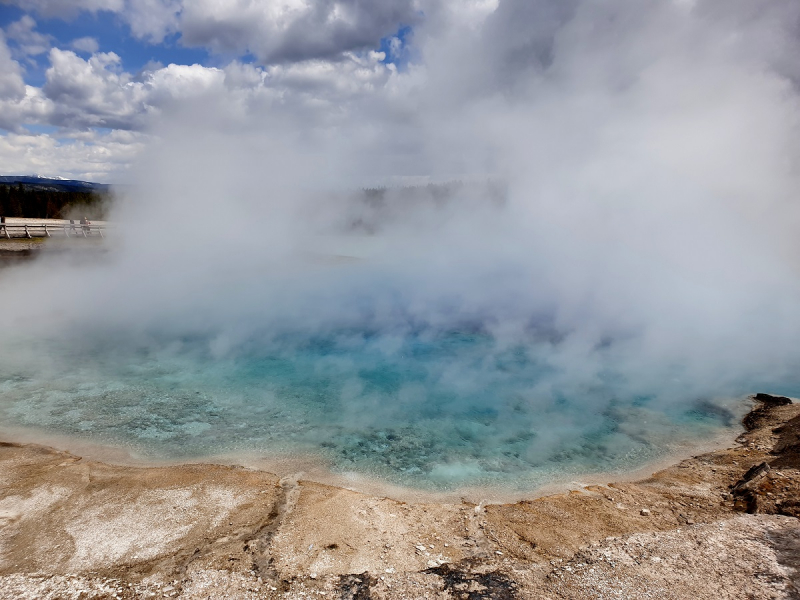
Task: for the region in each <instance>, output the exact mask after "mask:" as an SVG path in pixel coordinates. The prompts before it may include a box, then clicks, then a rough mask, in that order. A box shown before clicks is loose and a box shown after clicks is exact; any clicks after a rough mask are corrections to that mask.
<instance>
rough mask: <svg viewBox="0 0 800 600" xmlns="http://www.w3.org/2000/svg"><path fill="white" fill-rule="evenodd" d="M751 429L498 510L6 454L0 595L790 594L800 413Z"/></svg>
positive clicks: (40, 452) (766, 417)
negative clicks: (642, 474) (625, 474)
mask: <svg viewBox="0 0 800 600" xmlns="http://www.w3.org/2000/svg"><path fill="white" fill-rule="evenodd" d="M745 424H746V426H747V427H748V428H750V430H749V431H748V432H746V433H745V434H743V435H742V436H741V438H740V440H739V441H740V444H739V445H737V446H736V447H734V448H731V449H728V450H721V451H717V452H712V453H709V454H704V455H702V456H698V457H696V458H693V459H689V460H685V461H683V462H681V463H680V464H678V465H675V466H674V467H670V468H668V469H665V470H663V471H659V472H658V473H655V474H654V475H653V476H652V477H650V478H647V479H645V480H642V481H639V482H632V483H620V484H608V485H592V486H587V487H585V488H583V489H581V490H578V491H573V492H570V493H565V494H558V495H553V496H547V497H544V498H537V499H534V500H529V501H528V500H526V501H523V502H519V503H516V504H497V505H491V504H490V505H487V506H483V505H474V504H470V503H466V502H461V503H449V504H448V503H433V502H429V503H424V502H416V503H406V502H401V501H398V500H393V499H390V498H381V497H375V496H370V495H366V494H361V493H357V492H353V491H350V490H345V489H341V488H337V487H332V486H328V485H323V484H320V483H314V482H310V481H303V480H298V479H297V478H296V477H291V476H290V477H284V478H283V479H278V477H276V476H274V475H271V474H269V473H266V472H263V471H257V470H251V469H245V468H241V467H230V466H220V465H184V466H172V467H161V468H154V467H148V468H137V467H130V466H115V465H109V464H104V463H101V462H96V461H88V460H83V459H81V458H80V457H78V456H74V455H72V454H69V453H66V452H59V451H57V450H53V449H51V448H46V447H42V446H37V445H19V444H3V445H0V485H1V486H2V487H0V597H2V598H114V597H120V598H134V597H135V598H148V597H159V598H160V597H181V598H314V597H318V598H346V599H350V598H353V599H367V598H376V599H377V598H442V599H444V598H464V599H468V600H477V599H482V598H495V599H512V598H665V599H666V598H692V599H693V600H695V599H697V598H742V599H744V598H796V597H799V596H800V592H798V590H800V579H799V575H798V567H800V522H798V520H797V516H798V506H800V405H797V404H785V405H780V403H777V404H776V403H774V402H771V404H770V406H767V407H765V408H763V410H760V411H754V412H752V413H750V415H748V417H747V418H746V419H745ZM762 463H764V464H763V465H762ZM751 467H756V468H754V469H751ZM748 472H749V474H748ZM746 474H748V475H747V476H746V477H745V475H746ZM746 511H750V513H753V514H750V513H748V512H746Z"/></svg>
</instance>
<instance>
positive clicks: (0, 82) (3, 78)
mask: <svg viewBox="0 0 800 600" xmlns="http://www.w3.org/2000/svg"><path fill="white" fill-rule="evenodd" d="M24 95H25V82H24V80H23V79H22V67H20V65H19V63H18V62H17V61H16V60H14V59H13V57H12V56H11V50H10V49H9V48H8V44H7V43H6V39H5V36H4V35H3V32H2V31H0V98H2V99H3V100H14V99H17V100H18V99H20V98H22V97H23V96H24Z"/></svg>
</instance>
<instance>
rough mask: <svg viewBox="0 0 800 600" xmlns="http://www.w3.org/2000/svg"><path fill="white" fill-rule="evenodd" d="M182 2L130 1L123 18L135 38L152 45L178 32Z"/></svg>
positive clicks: (166, 0)
mask: <svg viewBox="0 0 800 600" xmlns="http://www.w3.org/2000/svg"><path fill="white" fill-rule="evenodd" d="M181 8H182V6H181V0H129V1H128V2H127V3H126V5H125V9H124V10H123V11H122V17H123V18H124V19H125V20H126V21H127V23H128V25H130V28H131V33H133V35H134V36H136V37H138V38H140V39H145V40H148V41H150V42H152V43H159V42H161V41H163V39H164V37H165V36H167V35H169V34H171V33H174V32H175V31H177V30H178V14H179V13H180V11H181Z"/></svg>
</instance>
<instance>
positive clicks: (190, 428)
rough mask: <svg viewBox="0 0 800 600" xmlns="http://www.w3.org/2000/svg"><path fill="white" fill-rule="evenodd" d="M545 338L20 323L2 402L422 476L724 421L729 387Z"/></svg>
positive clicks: (596, 448) (692, 432)
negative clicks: (573, 350)
mask: <svg viewBox="0 0 800 600" xmlns="http://www.w3.org/2000/svg"><path fill="white" fill-rule="evenodd" d="M67 339H70V340H71V341H66V340H67ZM553 344H554V343H553V342H552V340H543V339H542V337H541V335H538V334H536V333H531V335H529V336H527V337H525V336H523V337H521V338H518V339H517V340H516V341H515V342H514V343H501V342H500V341H499V340H497V339H496V338H495V337H493V336H492V335H491V334H489V333H487V332H485V331H481V330H480V328H476V329H474V330H459V329H449V330H436V329H433V328H424V327H423V328H420V329H418V330H406V331H403V332H395V333H387V332H385V331H383V332H381V331H360V330H356V329H343V330H337V331H329V332H327V333H325V334H317V335H307V334H300V333H295V334H292V333H284V334H282V335H280V336H267V335H257V334H253V335H252V336H250V338H249V339H247V340H246V341H244V342H241V343H239V344H238V346H237V348H236V350H235V351H232V352H228V353H226V355H225V356H223V357H220V356H217V355H215V352H213V351H212V350H213V348H214V344H213V340H211V339H210V338H207V337H203V336H197V337H184V338H167V337H164V338H161V339H159V338H158V337H149V338H148V339H147V340H146V342H140V343H137V344H134V343H130V342H129V341H127V340H126V341H125V342H121V341H120V338H119V337H115V336H114V335H112V334H107V335H104V336H98V337H96V338H94V339H92V338H91V337H90V336H83V337H72V338H66V337H62V338H59V339H40V340H37V341H36V342H35V343H34V342H32V341H30V340H28V341H26V342H25V343H24V346H25V347H26V348H27V352H21V353H19V354H18V356H20V358H19V360H17V361H4V363H3V366H1V367H0V381H2V383H0V416H2V418H3V422H4V423H6V424H9V425H17V426H23V427H25V426H27V427H36V428H39V429H45V430H47V431H52V432H54V433H59V434H67V435H74V436H80V437H81V438H85V439H90V440H92V441H95V442H100V443H105V444H113V445H118V446H123V447H125V448H129V449H131V450H133V451H135V452H137V453H139V454H141V455H144V456H146V457H150V458H153V459H160V458H169V459H182V458H186V459H189V458H198V457H211V456H214V455H220V454H225V453H232V452H236V453H241V452H244V453H252V454H253V455H256V456H273V457H274V456H284V455H293V454H298V453H302V454H310V455H316V456H319V457H320V459H322V460H324V461H325V462H326V463H327V464H330V465H331V468H332V469H333V470H334V471H339V472H349V471H355V472H358V473H361V474H363V475H367V476H371V477H377V478H379V479H382V480H385V481H388V482H391V483H395V484H401V485H410V486H414V487H420V488H428V489H437V490H449V489H455V488H458V487H461V486H467V485H497V486H503V487H506V488H511V489H525V488H532V487H535V486H536V485H540V484H542V483H545V482H548V481H552V480H553V479H555V478H563V477H565V476H571V475H576V476H577V475H579V474H581V473H589V472H598V471H615V470H616V471H620V470H623V471H624V470H627V469H634V468H636V467H638V466H641V465H642V464H643V463H645V462H647V461H649V460H652V459H655V458H657V457H659V456H662V455H663V454H665V453H666V452H669V451H670V450H671V449H673V448H674V447H675V445H676V444H678V443H683V442H697V441H702V440H705V439H708V438H709V436H711V435H714V434H716V433H719V432H721V431H723V430H724V429H725V428H728V427H735V426H736V424H737V421H738V413H739V412H741V410H742V404H741V403H739V404H737V403H736V402H728V403H727V404H726V403H725V402H721V401H715V400H713V399H708V398H704V397H702V396H700V395H698V392H697V390H695V389H694V388H692V387H691V386H688V385H687V384H684V383H681V382H680V378H679V377H676V376H675V375H676V373H675V372H671V373H670V375H671V376H670V377H666V376H665V377H664V381H665V382H668V385H667V384H665V385H662V386H659V387H658V388H651V390H650V391H649V393H648V390H647V388H646V386H647V385H651V384H652V379H651V378H649V377H648V378H645V379H643V380H642V381H640V382H638V383H637V382H634V381H632V380H631V378H630V374H629V373H626V372H625V371H624V370H619V369H615V368H614V362H615V360H617V358H618V357H617V355H616V354H615V350H614V344H610V345H607V346H603V347H599V348H597V349H596V350H594V351H593V352H592V353H591V356H592V357H593V362H592V364H590V365H586V364H580V365H578V366H576V365H571V364H569V363H564V361H559V360H555V359H554V356H556V354H557V353H554V345H553ZM33 356H35V357H37V360H36V361H35V362H34V361H32V360H31V357H33ZM34 365H35V366H34ZM663 375H666V373H664V374H663ZM653 390H657V391H658V393H653ZM741 391H742V393H744V392H746V391H751V390H741Z"/></svg>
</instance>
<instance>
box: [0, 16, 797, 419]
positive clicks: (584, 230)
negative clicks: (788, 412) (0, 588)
mask: <svg viewBox="0 0 800 600" xmlns="http://www.w3.org/2000/svg"><path fill="white" fill-rule="evenodd" d="M425 15H426V18H425V19H424V20H423V22H422V23H421V24H420V25H419V26H418V27H416V28H415V32H414V38H413V40H412V41H411V44H412V51H413V52H412V54H413V56H416V57H417V59H416V60H415V61H414V62H412V63H411V64H410V65H409V67H408V69H407V70H406V71H404V72H403V73H400V74H399V75H398V76H397V77H396V78H394V80H393V81H392V82H391V84H390V85H387V87H386V88H385V89H382V90H379V91H376V92H375V93H374V94H372V95H370V96H369V97H365V98H362V99H361V100H357V101H353V102H354V103H353V104H351V105H343V106H331V107H330V110H329V111H328V112H327V113H325V114H326V116H325V118H320V117H319V114H320V113H319V112H313V111H311V110H310V108H308V107H305V106H302V105H300V106H298V105H292V106H286V105H283V104H281V102H280V101H279V100H275V101H274V102H271V103H270V104H268V105H263V106H262V105H257V104H255V103H254V104H251V105H248V106H244V107H241V110H240V109H239V108H237V109H236V110H232V109H231V107H230V106H229V105H228V104H227V100H226V98H224V97H216V98H215V97H206V98H203V99H202V100H198V101H196V102H194V103H191V104H186V103H184V104H182V105H181V106H180V107H176V108H175V110H174V111H173V112H171V113H169V114H166V115H165V116H164V118H163V120H162V122H161V123H160V124H159V126H158V128H157V131H156V133H157V134H158V135H159V138H160V141H159V142H158V144H154V145H153V146H152V147H150V148H149V149H148V150H147V151H146V153H145V155H144V158H143V159H142V161H141V163H140V164H139V165H138V167H137V171H136V180H137V185H136V186H135V189H132V190H129V191H128V192H126V194H125V196H126V197H125V198H124V200H123V201H121V202H120V205H119V207H118V210H117V212H116V214H114V215H113V217H112V219H111V220H112V221H114V222H116V223H117V224H118V230H117V233H116V234H114V236H113V238H114V239H113V240H112V244H114V252H113V253H112V254H110V255H109V257H108V258H107V259H106V260H105V261H104V262H103V264H100V265H90V266H87V265H80V266H74V265H72V264H71V263H69V262H65V259H63V258H58V257H53V258H49V259H46V260H44V259H43V260H40V261H39V262H38V263H37V264H36V265H35V271H32V270H31V268H30V267H29V266H26V267H25V269H20V270H16V271H13V272H8V273H6V274H4V276H3V277H4V280H5V281H4V284H3V286H2V290H0V302H1V303H2V306H3V307H4V312H5V314H6V315H13V318H12V319H11V321H12V322H10V323H8V324H7V328H8V330H9V331H10V335H12V336H20V337H24V336H28V335H29V334H30V333H31V331H32V330H36V329H37V328H38V327H43V328H47V331H48V332H49V333H48V335H52V334H53V331H62V332H67V333H69V335H70V336H71V338H70V339H73V340H82V339H86V338H92V337H103V338H104V339H107V340H108V339H114V340H120V343H127V342H124V341H122V340H131V339H134V338H135V339H138V340H139V341H140V342H141V343H143V344H148V343H156V342H153V341H152V340H155V339H157V340H159V341H158V343H159V344H165V343H166V342H164V340H165V339H172V340H178V339H185V338H186V337H187V336H193V335H197V336H201V337H202V338H203V339H204V340H206V343H207V345H208V351H209V352H210V353H211V354H212V355H214V356H216V357H218V358H219V359H226V358H228V357H230V356H235V355H236V353H237V352H238V351H239V349H241V348H242V347H243V346H246V345H247V344H249V343H252V342H253V340H254V339H258V340H261V342H262V343H267V341H265V340H273V341H274V340H276V339H278V338H279V337H280V336H281V335H283V334H287V333H291V334H298V333H300V334H303V335H306V336H314V335H321V334H325V335H329V334H330V335H339V334H338V333H337V332H341V331H353V330H354V329H360V330H362V331H369V332H370V335H375V336H377V339H378V342H376V343H377V344H379V345H380V347H381V348H382V351H383V352H385V354H386V356H387V357H389V358H391V357H392V356H393V353H394V352H400V349H399V348H400V345H398V344H396V343H394V342H395V341H396V340H397V339H400V338H402V336H403V335H405V334H407V333H408V332H409V331H416V332H420V331H422V332H424V331H447V330H465V329H469V328H473V329H480V330H481V331H486V332H489V333H490V334H491V335H492V339H493V340H494V342H493V344H494V346H493V348H494V351H496V352H500V351H502V350H504V349H507V348H509V347H513V346H514V345H515V344H517V343H519V342H521V341H525V340H527V341H528V342H529V343H528V346H527V347H528V352H529V353H530V354H532V355H536V357H537V360H541V361H544V362H546V363H547V364H548V365H550V366H551V367H553V375H552V376H551V377H549V378H548V377H545V378H544V379H543V380H542V381H540V382H539V383H538V384H537V387H536V389H535V390H534V391H533V393H532V394H531V395H530V397H529V398H528V401H529V402H531V403H534V404H535V403H536V402H542V403H545V402H552V398H553V397H554V395H556V394H558V393H567V394H572V395H573V397H577V398H579V399H578V400H577V402H578V403H580V402H581V400H580V397H581V395H582V394H585V392H586V390H588V389H591V388H592V387H593V386H596V385H598V384H599V382H600V381H602V380H603V378H604V377H605V376H606V375H607V373H608V372H609V370H610V369H611V370H613V371H614V373H616V374H618V375H620V376H621V377H622V379H623V380H624V381H625V384H624V386H625V389H626V391H627V393H629V394H631V395H648V394H649V395H656V396H657V397H658V399H659V401H660V402H664V403H668V402H673V401H674V402H680V401H687V400H695V399H697V398H700V397H708V396H711V397H713V396H724V395H725V394H741V393H745V392H749V391H755V390H753V389H751V388H750V386H752V385H756V384H761V383H763V384H766V385H774V386H776V387H780V386H784V387H785V386H791V385H793V382H794V381H796V376H795V371H796V367H797V365H798V361H799V360H800V345H798V343H797V342H798V339H800V336H799V334H800V288H799V286H798V282H800V278H799V277H798V275H799V273H798V266H799V265H798V256H800V247H799V246H800V244H799V243H798V240H800V236H798V231H800V228H798V226H799V225H800V222H799V220H798V207H800V204H799V203H798V201H797V194H798V190H800V180H799V179H800V178H799V177H798V175H799V174H800V170H799V168H798V165H800V162H798V161H799V160H800V153H799V152H798V142H797V140H798V139H800V135H799V134H800V128H799V127H798V126H799V125H800V89H799V88H798V85H800V66H798V65H799V64H800V63H798V62H797V61H796V60H794V57H796V56H798V55H800V54H798V51H800V43H799V40H800V37H798V32H799V31H800V29H799V28H798V24H800V5H798V4H796V3H791V2H785V1H782V0H775V1H767V2H762V3H759V4H758V6H756V5H755V4H753V3H751V2H747V1H745V0H735V1H730V0H725V1H722V0H698V1H696V2H695V1H692V0H672V1H669V0H646V1H644V2H629V1H625V0H612V1H609V2H594V1H591V0H567V1H563V0H558V1H556V0H501V1H500V3H499V5H498V7H497V9H496V10H495V11H494V12H493V13H492V14H490V15H489V16H488V17H487V18H486V19H485V20H484V21H482V22H481V23H480V24H479V25H477V26H476V25H475V24H474V23H471V22H466V21H463V22H462V21H460V20H459V19H458V18H457V15H453V14H451V13H450V12H448V10H447V7H446V6H444V5H439V4H437V3H431V4H430V5H428V6H426V11H425ZM420 175H423V176H425V177H427V179H425V180H423V181H428V180H429V181H436V182H447V181H456V180H460V181H461V182H462V183H461V185H460V186H452V190H454V191H453V192H452V194H451V195H450V197H449V198H448V199H447V200H446V201H437V199H436V198H434V197H433V196H430V197H429V196H428V195H426V194H429V192H426V191H425V188H424V187H422V188H420V190H419V191H418V192H417V195H416V197H413V198H410V199H409V197H408V195H405V196H404V193H403V192H402V190H400V189H398V188H397V187H396V188H391V187H390V189H389V191H388V192H387V196H386V199H385V200H386V202H385V205H382V206H383V207H382V208H379V209H376V208H375V206H374V205H370V204H369V203H365V202H363V201H362V200H361V198H362V197H361V196H359V195H357V194H354V192H353V191H354V190H357V189H358V188H361V187H368V186H375V185H380V184H383V183H386V182H395V183H397V182H399V184H403V183H407V182H417V181H419V179H418V176H420ZM415 177H417V178H415ZM498 186H499V187H498ZM498 189H501V190H502V192H503V193H502V201H497V200H498V198H497V195H496V194H497V190H498ZM487 190H488V191H487ZM490 191H491V193H490ZM492 194H495V196H494V197H492ZM366 221H369V222H370V223H371V224H372V225H374V227H373V228H372V229H371V230H365V229H363V228H361V229H359V227H358V226H354V224H358V223H364V222H366ZM331 257H334V258H331ZM342 257H352V259H350V258H342ZM7 322H8V319H7ZM530 340H534V341H533V342H530ZM75 343H82V342H75ZM10 352H14V350H13V349H12V348H11V347H10V346H8V345H4V350H3V351H2V353H3V355H6V358H4V360H6V359H7V360H11V358H10V357H9V356H8V355H9V353H10ZM39 358H41V357H39ZM15 360H19V361H20V362H24V361H23V360H22V359H20V358H19V354H17V359H15ZM25 360H28V358H26V359H25ZM447 376H450V377H452V378H453V380H459V379H460V380H461V381H463V383H464V385H465V386H469V384H470V382H471V381H472V380H473V379H472V378H473V377H477V375H475V374H474V373H471V372H470V371H469V369H466V368H465V369H464V370H462V371H460V372H453V373H449V375H447ZM782 389H783V388H782ZM590 398H591V399H590ZM583 401H584V402H586V403H589V402H594V401H596V397H594V396H589V395H587V396H586V399H585V400H583ZM359 418H360V419H362V420H364V421H369V419H370V416H369V415H364V414H362V415H360V416H359ZM375 418H376V419H377V418H380V417H379V416H376V417H375Z"/></svg>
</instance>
